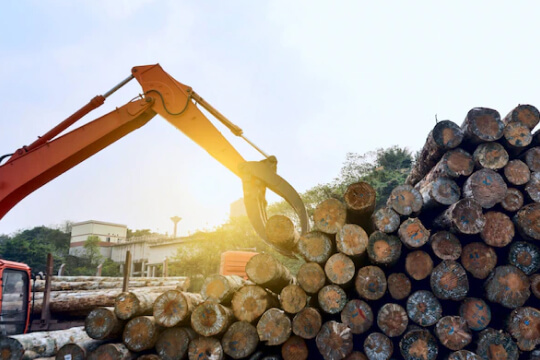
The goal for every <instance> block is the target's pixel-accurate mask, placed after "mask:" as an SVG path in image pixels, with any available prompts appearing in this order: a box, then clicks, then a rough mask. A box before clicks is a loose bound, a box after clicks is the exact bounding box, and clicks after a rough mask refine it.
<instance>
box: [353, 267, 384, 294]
mask: <svg viewBox="0 0 540 360" xmlns="http://www.w3.org/2000/svg"><path fill="white" fill-rule="evenodd" d="M386 285H387V283H386V277H385V275H384V272H383V271H382V270H381V268H379V267H377V266H371V265H370V266H364V267H363V268H361V269H360V270H358V273H357V275H356V280H355V283H354V287H355V289H356V292H357V293H358V295H360V297H362V298H364V299H366V300H378V299H380V298H382V297H383V295H384V293H385V292H386Z"/></svg>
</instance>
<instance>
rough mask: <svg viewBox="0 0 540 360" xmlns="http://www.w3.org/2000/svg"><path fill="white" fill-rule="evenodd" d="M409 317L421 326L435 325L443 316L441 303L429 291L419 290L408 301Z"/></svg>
mask: <svg viewBox="0 0 540 360" xmlns="http://www.w3.org/2000/svg"><path fill="white" fill-rule="evenodd" d="M407 315H409V318H410V319H411V320H412V321H414V322H415V323H417V324H418V325H420V326H424V327H426V326H431V325H435V324H436V323H437V322H438V321H439V319H440V318H441V316H442V306H441V302H440V301H439V300H438V299H437V298H436V297H435V295H433V293H432V292H429V291H427V290H418V291H416V292H414V293H413V294H411V296H409V298H408V299H407Z"/></svg>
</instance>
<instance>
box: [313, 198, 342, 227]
mask: <svg viewBox="0 0 540 360" xmlns="http://www.w3.org/2000/svg"><path fill="white" fill-rule="evenodd" d="M346 220H347V207H346V205H345V204H344V203H343V202H341V201H339V200H337V199H327V200H324V201H323V202H321V203H320V204H319V205H317V207H316V208H315V211H314V213H313V223H314V225H315V228H316V229H317V230H319V231H322V232H324V233H326V234H336V233H337V232H338V231H339V230H340V229H341V228H342V227H343V225H345V223H346Z"/></svg>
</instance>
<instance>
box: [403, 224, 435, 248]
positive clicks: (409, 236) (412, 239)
mask: <svg viewBox="0 0 540 360" xmlns="http://www.w3.org/2000/svg"><path fill="white" fill-rule="evenodd" d="M398 235H399V238H400V239H401V241H402V242H403V244H405V246H406V247H408V248H410V249H414V248H419V247H421V246H423V245H424V244H425V243H427V242H428V240H429V235H430V231H429V230H428V229H426V227H425V226H424V224H422V221H420V219H418V218H409V219H407V220H405V221H404V222H402V223H401V225H400V226H399V230H398Z"/></svg>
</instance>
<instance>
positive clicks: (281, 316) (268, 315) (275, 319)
mask: <svg viewBox="0 0 540 360" xmlns="http://www.w3.org/2000/svg"><path fill="white" fill-rule="evenodd" d="M291 331H292V325H291V320H290V319H289V317H288V316H287V315H286V314H285V312H284V311H283V310H280V309H276V308H272V309H269V310H267V311H266V312H265V313H264V314H263V316H262V317H261V319H260V320H259V322H258V323H257V333H258V334H259V339H260V340H261V341H265V342H266V344H267V345H270V346H273V345H281V344H283V343H284V342H285V341H287V339H288V338H289V337H290V336H291Z"/></svg>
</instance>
